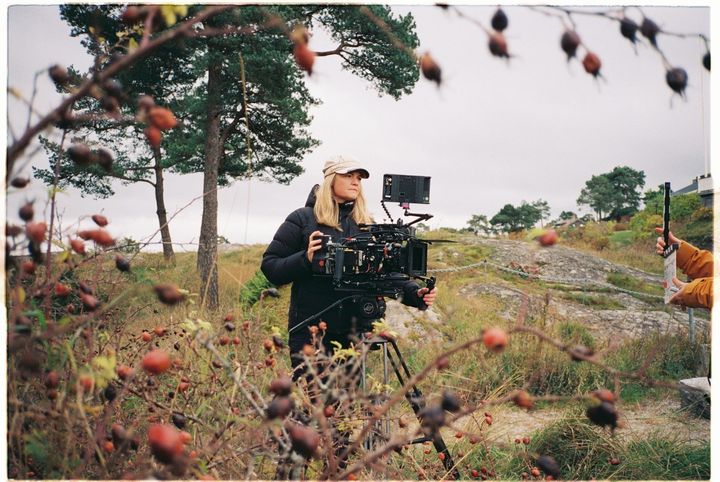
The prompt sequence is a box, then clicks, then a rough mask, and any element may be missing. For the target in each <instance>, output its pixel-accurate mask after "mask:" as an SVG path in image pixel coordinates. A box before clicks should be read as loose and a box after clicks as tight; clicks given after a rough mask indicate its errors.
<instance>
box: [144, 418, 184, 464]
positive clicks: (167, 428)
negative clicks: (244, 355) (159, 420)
mask: <svg viewBox="0 0 720 482" xmlns="http://www.w3.org/2000/svg"><path fill="white" fill-rule="evenodd" d="M148 443H149V445H150V451H151V452H152V454H153V455H154V456H155V458H157V459H158V460H159V461H160V462H162V463H163V464H170V463H172V462H173V460H174V459H175V458H176V457H177V456H178V455H180V454H181V453H182V452H183V449H184V445H183V441H182V437H181V435H180V431H179V430H177V429H176V428H175V427H173V426H171V425H165V424H155V425H152V426H151V427H150V429H149V430H148Z"/></svg>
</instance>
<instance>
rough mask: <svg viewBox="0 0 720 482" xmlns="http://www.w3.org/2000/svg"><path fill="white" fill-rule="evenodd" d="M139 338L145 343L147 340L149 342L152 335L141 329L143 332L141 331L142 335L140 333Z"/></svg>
mask: <svg viewBox="0 0 720 482" xmlns="http://www.w3.org/2000/svg"><path fill="white" fill-rule="evenodd" d="M140 338H142V341H144V342H145V343H147V342H149V341H150V340H152V335H151V334H150V333H149V332H147V331H143V332H142V335H140Z"/></svg>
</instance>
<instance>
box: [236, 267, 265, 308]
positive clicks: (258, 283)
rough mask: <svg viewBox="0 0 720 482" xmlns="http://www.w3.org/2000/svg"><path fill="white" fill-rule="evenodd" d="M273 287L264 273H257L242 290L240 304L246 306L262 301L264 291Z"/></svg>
mask: <svg viewBox="0 0 720 482" xmlns="http://www.w3.org/2000/svg"><path fill="white" fill-rule="evenodd" d="M272 286H273V284H272V283H270V282H269V281H268V279H267V278H266V277H265V275H264V274H263V273H262V271H260V270H258V271H256V272H255V275H254V276H253V277H252V278H250V279H249V280H248V281H247V282H246V283H245V284H244V285H243V286H242V288H240V304H242V305H245V306H251V305H253V304H255V303H256V302H257V301H258V300H259V299H260V294H261V293H262V291H263V290H264V289H265V288H271V287H272Z"/></svg>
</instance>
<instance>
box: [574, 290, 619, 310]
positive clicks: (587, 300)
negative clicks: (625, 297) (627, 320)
mask: <svg viewBox="0 0 720 482" xmlns="http://www.w3.org/2000/svg"><path fill="white" fill-rule="evenodd" d="M560 297H561V298H563V299H566V300H570V301H574V302H575V303H579V304H581V305H585V306H589V307H590V308H594V309H596V310H618V309H622V308H623V305H622V304H621V303H620V302H619V301H617V300H615V299H613V298H611V297H609V296H606V295H591V294H589V293H573V292H567V293H561V294H560Z"/></svg>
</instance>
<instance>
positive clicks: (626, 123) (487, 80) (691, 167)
mask: <svg viewBox="0 0 720 482" xmlns="http://www.w3.org/2000/svg"><path fill="white" fill-rule="evenodd" d="M495 8H496V7H490V6H488V7H481V6H465V7H461V9H462V11H463V12H464V13H465V14H467V15H468V16H471V17H473V18H475V19H477V20H479V21H480V22H482V23H483V24H484V25H486V26H489V23H490V17H491V15H492V13H493V12H494V10H495ZM395 9H396V10H397V11H398V12H402V13H405V12H408V11H410V12H412V14H413V16H414V17H415V19H416V22H417V33H418V36H419V38H420V42H421V46H420V49H419V51H420V52H423V51H426V50H428V51H430V52H431V53H432V55H433V57H435V59H436V60H437V61H438V63H439V64H440V65H441V67H442V69H443V80H444V82H443V85H442V86H441V87H440V88H437V87H436V85H435V84H434V83H431V82H429V81H427V80H425V79H424V78H421V79H420V81H419V82H418V84H417V85H416V87H415V89H414V91H413V93H412V94H411V95H408V96H405V97H403V98H401V99H400V100H399V101H395V100H393V99H392V98H390V97H387V96H385V97H379V96H378V94H377V92H376V91H374V90H372V89H371V87H370V86H369V84H368V83H366V82H364V81H362V80H360V79H357V78H355V77H353V76H352V75H350V74H349V73H347V72H344V71H341V70H340V68H339V65H340V64H339V59H336V58H333V57H323V58H319V59H317V62H316V72H315V73H314V74H313V76H312V78H310V79H308V80H307V84H308V87H309V89H310V92H311V93H312V94H313V95H314V96H315V97H317V98H319V99H320V100H321V101H322V105H320V106H318V107H317V108H313V110H312V114H313V116H314V121H313V123H312V125H311V128H310V130H311V133H312V135H313V136H314V137H315V138H317V139H319V140H320V141H321V142H322V143H321V145H320V146H319V147H318V148H316V149H315V150H314V151H313V152H312V153H310V154H309V155H308V156H307V157H306V159H305V160H304V162H303V166H304V168H305V171H306V172H305V173H304V174H303V175H301V176H299V177H298V178H296V179H295V180H294V181H293V182H292V183H291V184H290V185H289V186H284V185H280V184H274V183H263V182H259V181H251V182H247V181H245V182H236V183H234V184H233V185H231V186H230V187H227V188H223V189H222V190H221V191H220V192H219V203H220V207H219V216H218V230H219V234H221V235H223V236H225V237H226V238H228V239H229V240H230V241H231V242H236V243H244V242H248V243H267V242H269V241H270V239H271V238H272V235H273V233H274V232H275V230H276V229H277V227H278V226H279V224H280V223H281V222H282V221H283V219H284V218H285V216H286V215H287V214H288V213H289V212H290V211H292V210H293V209H295V208H296V207H299V206H302V205H303V204H304V201H305V198H306V196H307V193H308V191H309V190H310V188H311V187H312V185H313V184H315V183H316V182H319V181H320V179H321V172H320V170H321V166H322V165H323V163H324V161H325V159H327V158H328V157H329V156H331V155H334V154H344V155H348V156H351V157H354V158H356V159H358V160H359V161H361V162H362V163H364V164H365V165H366V166H367V168H368V170H369V171H370V172H371V177H370V179H369V180H367V181H365V189H366V195H367V197H368V200H369V203H370V206H371V209H372V211H373V213H374V214H375V217H376V220H381V219H382V217H383V216H384V213H383V210H382V208H381V206H380V204H379V200H380V192H381V186H380V181H381V179H382V174H383V173H399V174H415V175H423V176H431V177H432V182H431V194H430V200H431V204H430V205H413V206H412V210H413V211H416V212H429V213H432V214H434V215H435V217H434V218H433V219H432V220H431V221H430V225H431V226H432V227H439V226H453V227H458V228H460V227H463V226H464V225H465V223H466V222H467V220H468V219H469V218H470V216H471V215H472V214H486V215H488V217H490V216H492V215H493V214H495V213H496V212H497V211H498V210H499V209H500V208H501V207H502V206H503V205H504V204H506V203H512V204H515V205H517V204H519V203H520V202H521V201H523V200H526V201H534V200H536V199H540V198H542V199H545V200H546V201H548V203H549V204H550V207H551V209H552V215H553V216H557V215H558V214H559V213H560V212H561V211H563V210H572V211H576V212H577V211H578V207H577V205H576V199H577V197H578V194H579V193H580V190H581V189H582V187H583V185H584V183H585V181H586V180H587V179H589V178H590V177H591V176H592V175H593V174H600V173H603V172H608V171H610V170H612V169H613V168H614V167H616V166H620V165H627V166H630V167H632V168H634V169H638V170H643V171H644V172H645V174H646V176H647V177H646V182H647V186H646V187H654V186H657V185H658V184H660V183H662V182H663V181H670V182H672V185H673V188H675V189H679V188H682V187H684V186H686V185H687V184H689V183H690V182H691V181H692V179H693V178H694V177H695V176H698V175H702V174H704V173H705V172H706V171H707V169H709V165H710V163H709V155H710V150H709V149H710V142H709V138H708V136H709V114H710V108H709V105H710V104H709V83H710V76H709V73H708V72H707V71H706V70H705V69H704V68H703V67H702V64H701V58H702V56H703V55H704V53H705V47H704V45H703V43H702V41H701V40H700V39H698V38H686V39H681V38H677V37H672V36H667V35H662V36H660V37H659V44H660V46H661V48H662V50H663V51H664V52H665V54H666V55H667V57H668V59H669V61H670V63H671V64H673V65H677V66H681V67H683V68H685V69H686V70H687V72H688V75H689V87H688V89H687V100H683V99H681V98H680V97H678V96H677V95H672V93H671V91H670V89H669V88H668V87H667V85H666V84H665V70H664V68H663V65H662V62H661V60H660V57H659V55H658V54H657V53H656V52H655V51H653V50H652V49H650V48H649V47H648V45H647V43H646V42H641V45H639V46H638V48H637V54H636V53H635V51H634V50H633V48H632V47H631V45H630V43H629V42H628V41H627V40H626V39H624V38H623V37H621V35H620V33H619V27H618V23H617V22H611V21H609V20H607V19H605V18H601V17H595V16H584V15H576V16H574V18H575V21H576V23H577V30H578V32H579V34H580V36H581V37H582V39H583V41H584V42H585V43H586V44H587V45H588V46H589V47H590V49H591V50H593V51H595V52H596V53H597V54H598V55H599V56H600V57H601V59H602V62H603V67H602V75H603V77H604V79H600V80H595V79H593V78H592V77H591V76H590V75H588V74H586V73H585V71H584V70H583V68H582V65H581V64H580V63H579V62H578V61H573V62H570V63H569V64H568V63H567V62H566V61H565V54H564V53H563V52H562V51H561V49H560V46H559V39H560V35H561V34H562V32H563V30H564V29H563V26H562V24H561V22H560V20H558V19H557V18H552V17H548V16H545V15H542V14H541V13H538V12H537V11H533V10H530V9H528V8H527V7H520V6H506V7H504V10H505V11H506V13H507V15H508V17H509V20H510V24H509V27H508V29H507V30H506V37H507V39H508V44H509V50H510V52H511V53H512V54H513V55H514V57H513V58H512V59H510V61H509V62H508V61H505V60H500V59H497V58H494V57H492V56H491V54H490V52H489V51H488V48H487V37H486V35H485V33H484V32H483V31H482V30H481V29H479V28H478V27H477V26H476V25H474V24H472V23H470V22H468V21H467V20H463V19H461V18H458V17H457V16H456V15H454V14H452V13H450V12H445V11H443V10H441V9H439V8H437V7H433V6H421V7H410V6H400V7H395ZM593 9H598V7H593ZM643 11H644V12H645V14H646V15H647V16H648V17H650V18H652V19H653V20H655V21H656V23H658V24H659V25H660V26H662V27H663V28H665V29H667V30H668V31H672V32H677V33H703V34H705V35H708V36H709V34H710V17H709V9H708V8H706V7H699V8H687V7H683V8H680V7H677V8H671V7H661V8H653V7H643ZM628 15H629V16H631V17H632V18H634V19H635V20H637V21H639V20H640V18H641V17H640V13H639V11H638V10H637V9H630V10H629V11H628ZM7 28H8V70H7V71H8V86H11V87H16V88H18V89H19V90H20V91H22V92H23V93H24V94H25V95H27V96H28V97H29V95H30V93H31V90H32V80H33V76H34V75H35V73H36V72H38V71H43V70H45V69H47V67H48V66H50V65H52V64H54V63H62V64H65V65H69V64H73V65H75V66H76V67H79V68H86V67H87V66H89V65H90V62H91V59H90V58H89V57H88V56H87V55H86V54H85V52H84V49H83V48H82V47H81V46H80V42H79V39H77V38H71V37H70V36H69V27H68V26H67V25H66V24H64V23H63V22H62V21H61V20H60V18H59V14H58V7H57V6H24V5H21V6H14V7H11V8H10V9H9V12H8V27H7ZM643 40H644V39H643ZM311 47H312V48H313V49H316V50H326V49H328V48H334V45H331V44H330V43H328V42H327V41H326V40H324V36H323V35H322V34H321V33H317V34H316V35H314V37H313V39H312V42H311ZM38 89H39V91H38V95H37V99H36V101H35V105H36V108H37V109H38V110H39V111H40V112H46V111H48V110H49V109H51V108H52V107H54V106H55V105H57V103H58V100H59V96H57V95H56V94H54V89H53V87H52V85H51V83H50V81H49V79H48V78H47V76H46V75H44V74H43V75H40V76H39V79H38ZM8 111H9V117H8V118H9V122H10V123H11V126H12V127H13V129H14V130H15V132H16V133H19V132H22V130H23V128H24V125H25V122H26V117H27V108H26V107H23V106H22V105H21V104H20V103H19V102H17V101H16V100H15V99H13V98H9V99H8ZM56 134H57V133H56ZM8 139H9V137H8ZM30 150H32V149H29V151H30ZM32 163H33V164H34V165H38V166H44V165H47V161H46V159H44V158H43V154H42V153H40V154H38V155H37V156H35V157H34V158H33V160H32ZM24 172H25V174H29V173H30V170H29V168H26V170H25V171H24ZM201 189H202V175H201V174H197V175H188V176H177V175H167V177H166V192H165V199H166V205H167V208H168V211H169V212H170V213H174V212H175V211H177V210H178V209H180V208H181V207H182V206H185V205H186V204H187V203H188V202H190V200H191V199H193V198H194V197H196V196H199V195H200V194H201ZM46 197H47V195H46V193H45V188H44V187H43V186H42V185H41V183H40V182H39V181H37V180H35V181H34V182H33V183H32V185H31V187H30V188H28V189H26V190H23V191H22V192H19V193H11V194H10V195H9V197H8V218H9V220H10V221H11V222H18V219H17V214H16V212H17V206H18V204H19V203H20V202H23V201H24V200H25V199H26V198H30V199H32V198H36V199H38V200H41V201H42V200H44V199H45V198H46ZM39 206H40V205H39ZM59 207H60V210H61V211H62V212H63V213H64V219H65V220H66V221H65V222H66V223H68V222H71V221H72V220H74V219H76V218H77V217H78V216H82V215H89V214H93V213H96V212H103V213H104V214H106V215H107V216H108V217H109V218H110V220H111V226H110V227H111V228H112V229H111V231H112V233H113V234H114V235H116V236H120V237H123V236H130V237H132V238H135V239H144V238H145V237H147V236H148V235H150V234H152V233H153V232H155V231H156V230H157V228H158V226H157V218H156V216H155V206H154V195H153V191H152V189H151V187H150V186H148V185H146V184H143V183H140V184H137V185H133V186H127V187H123V186H121V185H118V186H117V189H116V195H115V196H114V197H112V198H109V199H105V200H91V199H89V200H83V199H82V198H81V197H80V196H79V193H78V192H77V191H73V190H70V191H68V192H67V193H66V194H65V195H62V196H60V197H59ZM389 208H390V210H391V213H392V214H393V216H396V217H397V216H398V215H400V214H401V211H400V209H399V208H398V207H396V206H389ZM201 210H202V206H201V203H200V202H199V201H198V202H196V203H195V204H193V205H192V206H190V207H189V208H187V209H185V210H184V211H182V212H181V213H180V214H178V215H177V217H175V219H174V220H173V222H172V223H171V226H170V228H171V232H172V237H173V240H174V241H176V242H194V241H197V239H198V233H199V227H200V215H201ZM582 212H590V211H589V210H588V209H587V208H586V209H585V210H583V211H582ZM157 239H159V237H158V238H157ZM186 248H187V249H193V247H191V246H187V247H186ZM178 250H180V251H181V250H182V248H179V249H178Z"/></svg>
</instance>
